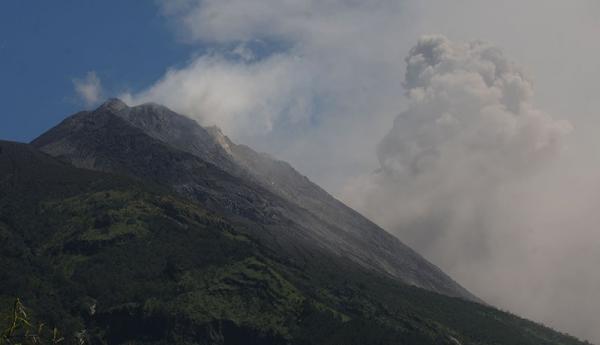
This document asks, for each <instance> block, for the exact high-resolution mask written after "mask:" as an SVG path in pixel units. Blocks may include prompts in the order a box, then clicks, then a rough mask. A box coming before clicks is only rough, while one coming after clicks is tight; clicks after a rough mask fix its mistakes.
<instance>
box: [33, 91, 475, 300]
mask: <svg viewBox="0 0 600 345" xmlns="http://www.w3.org/2000/svg"><path fill="white" fill-rule="evenodd" d="M32 145H33V146H35V147H37V148H39V149H40V150H42V151H44V152H46V153H48V154H50V155H52V156H54V157H57V158H59V159H61V160H63V161H65V162H69V163H71V164H73V165H75V166H77V167H81V168H88V169H93V170H98V171H104V172H112V173H119V174H124V175H130V176H135V177H138V178H140V179H146V180H151V181H153V182H155V183H157V184H160V185H164V186H168V187H170V188H172V189H173V190H174V191H176V192H177V193H178V194H179V195H180V196H183V197H186V198H189V199H192V200H195V201H197V202H200V203H202V204H203V205H206V206H207V207H209V208H210V209H211V210H214V211H216V212H222V213H227V214H228V216H229V217H233V218H235V219H237V221H239V222H240V223H245V224H246V229H247V231H248V232H249V234H251V235H252V236H254V237H256V238H260V239H261V240H262V241H265V242H267V243H269V245H270V246H271V247H272V248H273V249H274V250H276V251H279V252H286V253H289V255H290V256H291V257H293V258H294V259H295V260H298V261H303V260H305V257H306V256H307V255H308V256H310V255H313V254H312V253H313V252H314V251H315V250H324V251H326V252H328V253H333V254H335V255H337V256H339V257H344V258H349V259H351V260H353V261H354V262H356V263H358V264H360V265H361V266H363V267H365V268H368V269H373V270H376V271H378V272H380V273H384V274H386V275H389V276H391V277H394V278H395V279H398V280H399V281H401V282H403V283H407V284H410V285H414V286H417V287H422V288H425V289H428V290H430V291H435V292H439V293H442V294H446V295H449V296H457V297H462V298H465V299H470V300H477V299H476V297H474V296H473V295H471V294H470V293H469V292H468V291H466V290H465V289H464V288H462V287H461V286H460V285H458V284H457V283H456V282H454V281H453V280H452V279H451V278H450V277H448V276H447V275H446V274H444V273H443V272H442V271H441V270H440V269H439V268H437V267H436V266H434V265H433V264H431V263H429V262H428V261H426V260H425V259H424V258H422V257H421V256H420V255H419V254H417V253H416V252H414V251H413V250H412V249H410V248H409V247H407V246H405V245H404V244H403V243H402V242H400V241H399V240H398V239H397V238H395V237H394V236H392V235H390V234H389V233H387V232H386V231H384V230H383V229H381V228H379V227H378V226H376V225H375V224H373V223H372V222H370V221H369V220H367V219H366V218H364V217H362V216H361V215H359V214H358V213H356V212H355V211H353V210H352V209H350V208H348V207H347V206H345V205H344V204H342V203H341V202H339V201H338V200H336V199H335V198H333V197H332V196H330V195H329V194H328V193H326V192H325V191H324V190H323V189H321V188H320V187H318V186H317V185H315V184H314V183H312V182H311V181H309V180H308V179H307V178H306V177H304V176H302V175H301V174H299V173H298V172H297V171H296V170H294V169H293V168H292V167H291V166H290V165H289V164H287V163H284V162H281V161H277V160H274V159H272V158H270V157H268V156H267V155H265V154H261V153H257V152H255V151H253V150H252V149H250V148H248V147H246V146H243V145H236V144H234V143H233V142H231V141H230V140H229V139H228V138H227V137H225V136H224V135H223V134H222V133H221V132H220V131H219V130H218V129H216V128H214V127H213V128H203V127H201V126H200V125H198V124H197V123H196V122H195V121H193V120H191V119H189V118H187V117H185V116H183V115H180V114H177V113H175V112H173V111H171V110H169V109H167V108H165V107H163V106H160V105H156V104H144V105H140V106H135V107H129V106H127V105H126V104H125V103H123V102H122V101H120V100H117V99H111V100H109V101H107V102H106V103H105V104H103V105H101V106H100V107H98V108H97V109H96V110H94V111H91V112H80V113H78V114H75V115H73V116H71V117H69V118H67V119H66V120H65V121H63V122H62V123H60V124H59V125H57V126H56V127H54V128H52V129H51V130H49V131H48V132H46V133H44V134H42V135H41V136H40V137H39V138H37V139H35V140H34V141H33V142H32Z"/></svg>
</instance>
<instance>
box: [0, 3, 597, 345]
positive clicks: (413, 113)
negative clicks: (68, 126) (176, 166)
mask: <svg viewBox="0 0 600 345" xmlns="http://www.w3.org/2000/svg"><path fill="white" fill-rule="evenodd" d="M598 35H600V2H598V1H597V0H570V1H565V0H503V1H498V0H493V1H492V0H456V1H446V0H439V1H434V0H404V1H401V0H371V1H359V0H177V1H156V2H155V3H153V4H148V3H145V4H142V3H141V2H122V1H115V2H110V3H109V2H102V3H99V2H95V3H93V4H92V2H87V1H75V2H70V1H65V2H60V4H59V3H55V2H52V3H50V2H27V1H22V2H5V3H2V5H0V77H1V78H0V93H2V95H3V103H4V104H3V106H4V109H5V111H4V112H3V114H2V115H0V116H1V117H2V120H3V121H2V122H3V126H2V127H0V135H1V136H2V137H3V138H8V139H15V140H30V139H32V138H33V137H35V135H37V134H38V133H40V132H41V131H43V130H44V129H45V128H47V127H49V126H51V125H53V124H54V123H56V122H57V121H58V120H60V119H61V118H64V117H65V116H67V115H68V114H69V113H72V112H74V111H76V110H78V109H81V108H86V107H93V106H95V105H97V104H98V102H100V101H101V100H102V99H104V98H106V97H108V96H119V97H122V98H124V99H125V100H126V101H127V102H129V103H132V104H135V103H139V102H144V101H155V102H160V103H164V104H166V105H167V106H170V107H172V108H173V109H174V110H177V111H180V112H182V113H185V114H187V115H189V116H191V117H193V118H195V119H197V120H198V121H199V122H200V123H202V124H205V125H212V124H216V125H218V126H220V127H222V129H223V130H224V132H225V133H226V134H228V135H230V136H231V137H232V139H234V140H235V141H238V142H243V143H246V144H249V145H251V146H253V147H254V148H256V149H258V150H261V151H266V152H269V153H271V154H273V155H275V156H276V157H279V158H281V159H284V160H287V161H290V162H291V163H292V164H293V165H294V166H295V167H297V168H298V169H299V170H300V171H301V172H303V173H305V174H307V175H308V176H309V177H310V178H311V179H313V180H315V181H316V182H318V183H319V184H321V185H323V186H324V187H325V188H326V189H328V190H329V191H331V192H332V193H333V194H335V195H336V196H338V197H340V198H342V199H343V200H345V201H347V202H348V203H350V204H351V205H352V206H354V207H356V208H357V209H358V210H359V211H361V212H364V213H365V214H366V215H368V216H369V217H370V218H371V219H373V220H374V221H375V222H377V223H379V224H381V225H382V226H384V227H385V228H386V229H387V230H389V231H390V232H393V233H395V234H396V235H397V236H398V237H400V238H401V239H402V240H403V241H405V242H407V243H409V244H410V245H412V246H413V247H414V248H415V249H417V250H418V251H420V252H421V253H423V254H424V255H425V256H426V257H428V258H429V259H430V260H432V261H433V262H435V263H436V264H438V265H439V266H441V267H442V268H443V269H444V270H445V271H446V272H448V273H449V274H450V275H452V276H453V277H454V278H456V279H457V280H458V281H459V282H460V283H461V284H463V285H465V286H466V287H467V288H469V289H470V290H471V291H473V292H474V293H476V294H477V295H479V296H480V297H482V298H483V299H485V300H486V301H488V302H490V303H492V304H494V305H497V306H499V307H501V308H503V309H509V310H510V311H513V312H515V313H517V314H520V315H523V316H526V317H529V318H532V319H534V320H537V321H541V322H544V323H546V324H550V325H552V326H554V327H556V328H558V329H559V330H563V331H568V332H570V333H572V334H575V335H577V336H581V337H586V338H588V339H591V340H594V341H596V342H600V330H598V327H597V325H598V321H600V318H599V317H598V316H597V312H598V310H600V270H598V268H597V267H596V265H597V264H599V263H600V246H599V245H598V244H600V231H599V230H598V226H597V224H598V221H600V219H599V218H600V209H598V208H600V202H598V201H599V200H597V199H599V198H600V164H598V163H597V162H600V160H599V158H600V157H598V152H600V151H599V150H598V145H599V144H600V139H598V134H597V133H598V131H599V130H600V121H599V116H598V115H600V114H599V112H600V110H599V109H600V97H598V96H597V92H598V86H597V83H598V82H597V80H600V45H598V43H597V41H598V38H597V37H598Z"/></svg>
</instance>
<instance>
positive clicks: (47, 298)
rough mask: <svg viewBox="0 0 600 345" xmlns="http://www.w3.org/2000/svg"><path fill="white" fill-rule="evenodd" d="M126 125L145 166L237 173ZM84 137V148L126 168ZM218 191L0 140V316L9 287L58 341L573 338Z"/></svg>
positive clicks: (8, 301)
mask: <svg viewBox="0 0 600 345" xmlns="http://www.w3.org/2000/svg"><path fill="white" fill-rule="evenodd" d="M110 118H111V119H112V117H110ZM96 121H98V120H97V119H96ZM96 123H97V122H96ZM117 123H120V122H117ZM113 125H114V124H113ZM100 128H104V127H96V130H98V131H100V132H101V131H102V130H101V129H100ZM136 133H137V134H136ZM90 134H91V133H90ZM127 134H128V136H127V138H129V140H130V141H127V143H128V144H129V146H121V150H120V151H125V152H128V150H130V149H131V148H133V147H136V145H138V144H140V143H141V144H144V145H145V146H144V147H145V149H146V150H148V151H136V152H138V153H139V154H140V156H141V157H142V158H141V160H139V161H136V164H141V163H144V162H145V161H144V160H147V161H148V162H152V163H157V164H158V163H159V162H163V161H162V160H160V161H158V162H156V161H154V160H153V159H157V158H153V157H154V156H155V155H157V156H158V157H159V158H161V159H163V158H164V157H165V156H166V157H170V158H171V159H170V160H169V161H166V162H163V163H165V164H166V167H163V166H156V167H154V168H153V169H155V172H154V173H148V175H146V176H149V177H157V176H158V177H164V178H168V181H179V179H180V180H181V181H188V182H189V181H192V182H194V181H196V180H190V179H191V177H190V176H187V175H185V174H184V175H183V176H181V177H179V178H178V177H177V176H173V175H171V174H169V173H167V172H166V171H168V170H169V169H167V167H179V165H177V164H180V165H181V167H190V169H191V168H193V169H198V170H193V169H192V170H190V171H189V173H190V174H192V175H194V176H196V174H200V173H204V175H202V176H205V177H206V179H207V182H206V184H205V185H200V184H199V182H198V186H197V188H199V191H198V192H199V193H200V192H203V191H204V192H206V193H208V191H207V190H208V189H210V188H217V190H218V189H219V188H232V185H228V184H227V183H230V182H228V181H233V182H231V183H234V182H235V183H241V182H240V181H239V180H236V179H235V178H234V177H232V176H231V175H223V172H222V171H220V170H218V172H216V171H213V169H216V168H212V167H213V166H212V165H210V164H209V163H202V162H201V161H196V160H195V159H196V157H195V156H190V155H188V154H180V153H178V152H177V151H172V150H169V149H168V148H165V147H164V146H162V145H158V144H156V145H157V146H156V147H154V146H146V145H148V143H147V142H146V141H145V140H143V141H140V140H141V138H145V137H144V135H142V134H143V133H142V134H140V132H135V131H132V132H130V133H127ZM118 136H119V135H117V134H116V133H115V136H114V137H115V138H116V137H118ZM137 136H139V137H137ZM122 140H125V139H124V138H118V139H115V141H114V142H108V143H106V145H109V146H110V145H111V144H114V143H115V142H117V143H121V141H122ZM159 148H160V149H161V150H164V152H162V153H161V151H160V150H159ZM79 149H82V148H81V147H80V148H79ZM115 150H116V148H115ZM93 152H94V156H93V157H90V156H86V157H81V158H82V161H86V162H87V163H88V164H92V163H93V164H99V163H102V164H106V166H109V167H111V170H119V171H120V172H123V171H133V172H135V171H136V170H135V169H137V165H136V164H125V162H122V161H119V160H118V159H116V158H115V157H112V156H111V157H109V158H110V159H108V158H107V156H103V155H98V154H96V153H97V150H96V151H93ZM108 152H111V150H108V151H107V153H108ZM129 158H131V157H129ZM127 169H129V170H127ZM216 174H221V175H216ZM214 175H216V176H214ZM217 178H218V179H217ZM212 179H215V180H212ZM192 182H189V183H192ZM196 182H197V181H196ZM246 188H252V190H253V191H258V189H257V188H258V187H256V186H254V185H240V186H238V189H237V190H236V191H237V192H236V193H239V194H238V196H237V197H236V196H234V195H233V194H230V197H231V198H233V199H231V203H232V204H236V203H239V204H240V205H242V207H245V206H243V204H242V201H241V198H242V193H245V192H247V191H248V190H247V189H246ZM262 192H263V193H268V191H266V190H263V191H262ZM217 194H218V193H217V192H213V193H212V194H207V195H206V199H205V200H206V201H207V202H206V203H202V202H199V201H198V202H194V201H191V200H190V199H188V198H186V197H182V196H178V195H175V194H174V192H173V191H172V189H171V187H169V186H168V185H165V184H159V183H154V182H152V181H150V180H148V179H142V178H140V176H139V174H136V176H125V175H120V174H114V173H107V172H100V171H94V170H89V169H80V168H76V167H74V166H72V165H70V164H68V163H64V162H62V161H59V160H57V159H55V158H53V157H51V156H49V155H47V154H45V153H43V152H41V151H39V150H37V149H36V148H34V147H33V146H31V145H28V144H18V143H12V142H4V141H0V267H1V268H2V269H1V270H0V322H2V321H3V320H5V319H6V316H8V315H6V313H4V311H7V310H9V309H10V307H11V305H12V303H13V301H14V298H15V297H20V298H21V300H22V301H23V302H24V303H25V304H26V305H27V306H29V309H28V310H27V312H28V315H29V318H30V320H31V322H33V323H34V324H35V323H36V322H37V321H43V322H45V323H46V324H47V326H48V327H54V326H57V327H58V328H59V329H60V330H61V332H62V333H61V335H63V336H64V337H65V339H64V341H62V342H61V344H94V345H95V344H140V345H141V344H147V345H150V344H240V345H241V344H266V345H269V344H303V345H307V344H315V345H316V344H350V345H351V344H424V345H426V344H439V345H444V344H447V345H456V344H464V345H466V344H479V345H481V344H526V345H528V344H531V345H533V344H565V345H570V344H573V345H575V344H583V343H582V342H580V341H578V340H577V339H575V338H572V337H569V336H567V335H563V334H560V333H557V332H554V331H552V330H551V329H548V328H546V327H543V326H540V325H537V324H535V323H533V322H530V321H527V320H523V319H521V318H518V317H515V316H513V315H510V314H507V313H504V312H501V311H498V310H496V309H494V308H491V307H489V306H485V305H482V304H479V303H475V302H470V301H467V300H465V299H463V298H453V297H448V296H445V295H441V294H438V293H434V292H430V291H427V290H425V289H421V288H417V287H414V286H409V285H406V284H402V283H399V282H398V280H397V278H395V277H393V276H391V275H388V274H385V273H383V272H379V271H376V270H373V269H371V268H368V267H366V266H365V265H364V264H362V263H360V262H358V261H354V260H348V259H347V258H346V257H345V256H342V255H339V253H335V252H332V251H330V250H329V248H327V247H319V248H316V249H315V248H312V249H310V250H308V248H304V247H303V246H299V247H298V248H297V250H299V251H300V250H301V249H302V250H304V251H301V252H297V253H295V254H294V255H289V253H287V252H283V251H280V250H276V249H277V247H276V246H274V245H273V243H274V242H273V241H271V240H268V236H263V237H260V236H257V235H256V234H257V232H254V231H251V230H249V229H248V227H253V226H260V227H262V228H263V229H262V232H271V233H272V234H276V235H278V233H274V232H272V231H270V230H267V229H268V228H270V227H272V226H273V224H272V221H263V222H262V223H258V222H256V221H253V220H251V219H252V218H253V217H257V216H259V215H260V216H264V214H262V213H253V214H250V215H247V216H246V215H238V214H239V213H238V211H240V209H237V208H235V207H232V208H231V209H223V212H217V211H215V210H212V208H213V207H209V206H210V205H217V206H219V207H221V206H222V205H221V203H222V202H223V200H220V199H218V195H217ZM254 197H255V196H253V197H250V198H251V199H252V198H254ZM256 197H257V196H256ZM265 198H269V199H270V200H269V202H272V203H273V204H265V205H263V206H261V208H251V209H249V211H248V212H267V210H269V209H270V208H271V207H272V208H273V209H274V210H275V211H274V212H275V213H276V214H277V212H278V211H277V208H278V207H283V206H286V207H288V206H289V205H288V204H286V203H285V201H276V200H275V196H267V197H265ZM207 205H208V206H207ZM273 205H275V206H273ZM231 210H234V211H235V212H231ZM273 222H275V221H273ZM275 224H278V223H277V222H275ZM276 230H277V231H286V230H285V229H283V228H280V227H279V226H277V227H276ZM300 230H303V229H293V228H292V229H290V230H287V231H290V232H291V231H300ZM304 230H305V229H304ZM277 237H279V236H277ZM292 238H295V237H292ZM300 254H302V255H300ZM299 258H302V260H299ZM0 326H2V324H0ZM0 336H2V334H0Z"/></svg>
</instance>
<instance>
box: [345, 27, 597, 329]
mask: <svg viewBox="0 0 600 345" xmlns="http://www.w3.org/2000/svg"><path fill="white" fill-rule="evenodd" d="M406 63H407V67H406V75H405V88H406V97H407V99H408V105H407V106H406V110H405V111H404V112H402V113H401V114H400V115H399V116H397V118H396V119H395V121H394V124H393V127H392V129H391V130H390V131H389V133H388V134H387V135H386V136H385V138H384V139H383V140H382V141H381V142H380V145H379V147H378V158H379V162H380V167H379V169H378V170H377V171H376V172H375V173H373V174H370V175H367V176H364V177H361V178H358V179H356V180H355V181H353V182H352V183H349V184H348V186H347V188H346V190H345V192H344V199H345V200H346V201H348V202H349V203H350V204H351V205H353V206H354V207H356V208H357V209H358V210H360V211H362V212H364V213H366V214H367V215H368V216H369V217H370V218H371V219H373V220H375V221H377V222H378V223H380V224H381V225H382V226H384V227H385V228H386V229H388V230H390V231H392V232H394V233H395V234H396V235H398V237H400V238H401V239H402V240H404V241H406V242H407V243H408V244H410V245H411V246H413V247H414V248H415V249H417V250H418V251H420V252H421V253H423V254H424V255H425V256H426V257H427V258H429V259H431V260H432V261H433V262H435V263H436V264H438V265H439V266H441V267H442V268H443V269H444V270H445V271H446V272H448V273H450V274H451V275H452V276H453V277H454V278H455V279H457V280H458V281H459V282H461V283H462V284H463V285H465V286H466V287H467V288H469V289H471V290H472V291H473V292H475V293H476V294H478V295H479V296H480V297H482V298H483V299H485V300H486V301H487V302H489V303H492V304H494V305H497V306H500V307H502V308H505V309H509V310H511V311H513V312H516V313H518V314H520V315H524V316H528V317H532V318H534V319H536V320H540V321H544V322H546V323H548V324H551V325H553V326H558V327H560V328H561V329H566V330H570V331H572V332H575V333H576V334H579V335H587V336H589V337H592V338H593V334H594V327H595V326H594V324H596V322H597V317H594V315H597V314H596V313H595V312H594V311H593V310H594V309H596V310H598V309H597V308H598V307H599V306H600V304H599V303H597V302H590V300H589V296H592V295H593V294H594V292H593V291H594V289H598V287H600V275H599V274H597V273H594V272H597V271H598V270H597V268H595V265H594V263H595V262H598V258H600V252H599V251H598V249H594V247H595V246H594V245H593V244H592V243H598V237H599V236H598V235H597V231H595V229H596V228H597V224H599V223H600V219H599V217H598V216H597V214H598V212H597V210H596V211H595V209H596V207H594V206H593V205H598V201H599V200H598V199H599V197H596V196H595V195H599V193H598V190H599V189H598V182H594V181H598V179H597V175H594V176H595V177H594V176H592V175H593V173H590V171H592V170H590V169H584V168H582V169H579V168H578V166H583V165H581V164H580V163H581V160H580V159H576V160H575V161H574V162H570V163H569V162H568V161H565V159H563V158H562V155H561V153H562V152H563V151H564V149H565V147H563V146H564V142H566V140H565V139H566V136H567V135H568V134H569V133H570V132H571V131H572V130H573V128H572V126H571V125H570V123H569V122H566V121H560V120H557V119H555V118H553V117H551V116H550V115H548V114H546V113H545V112H543V111H542V110H540V109H538V108H537V107H536V106H535V105H534V104H533V85H532V82H531V81H530V80H529V79H528V78H527V76H526V75H525V74H524V72H523V71H522V70H521V69H520V68H519V67H518V66H516V65H515V64H514V63H513V62H511V61H510V60H509V59H507V58H506V57H505V56H504V55H503V54H502V52H501V51H500V50H499V49H497V48H495V47H494V46H492V45H490V44H488V43H483V42H472V43H467V44H464V43H456V42H452V41H450V40H448V39H447V38H445V37H442V36H425V37H422V38H421V39H420V40H419V41H418V43H417V44H416V45H415V46H414V47H413V48H412V49H411V50H410V52H409V54H408V57H407V58H406ZM576 171H578V172H576ZM595 291H598V290H595Z"/></svg>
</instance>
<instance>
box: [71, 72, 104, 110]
mask: <svg viewBox="0 0 600 345" xmlns="http://www.w3.org/2000/svg"><path fill="white" fill-rule="evenodd" d="M72 81H73V87H74V88H75V92H76V93H77V96H78V97H79V98H80V99H81V100H82V101H83V102H84V104H85V105H86V106H93V105H95V104H97V103H98V102H99V101H100V100H101V99H102V93H103V91H102V83H101V82H100V78H98V76H97V75H96V72H94V71H91V72H88V73H87V74H86V76H85V78H83V79H79V78H75V79H73V80H72Z"/></svg>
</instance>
